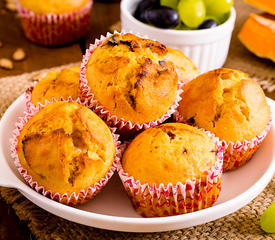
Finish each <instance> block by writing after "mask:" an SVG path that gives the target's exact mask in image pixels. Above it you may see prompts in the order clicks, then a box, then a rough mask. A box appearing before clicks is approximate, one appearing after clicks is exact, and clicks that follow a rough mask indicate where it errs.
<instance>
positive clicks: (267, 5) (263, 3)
mask: <svg viewBox="0 0 275 240" xmlns="http://www.w3.org/2000/svg"><path fill="white" fill-rule="evenodd" d="M244 1H245V2H247V3H250V4H251V5H253V6H255V7H257V8H260V9H263V10H265V11H267V12H268V13H270V14H275V1H274V0H244Z"/></svg>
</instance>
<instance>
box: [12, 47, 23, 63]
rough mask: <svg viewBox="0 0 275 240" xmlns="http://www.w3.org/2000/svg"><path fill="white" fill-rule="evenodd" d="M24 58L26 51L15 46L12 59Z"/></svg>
mask: <svg viewBox="0 0 275 240" xmlns="http://www.w3.org/2000/svg"><path fill="white" fill-rule="evenodd" d="M25 58H26V53H25V52H24V50H23V49H22V48H17V49H16V50H15V52H14V53H13V55H12V59H13V60H14V61H22V60H24V59H25Z"/></svg>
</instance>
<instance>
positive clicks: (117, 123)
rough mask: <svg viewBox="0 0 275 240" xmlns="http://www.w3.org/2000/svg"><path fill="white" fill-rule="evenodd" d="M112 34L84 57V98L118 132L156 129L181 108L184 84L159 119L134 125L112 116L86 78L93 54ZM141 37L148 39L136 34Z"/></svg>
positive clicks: (91, 46) (82, 91) (82, 73)
mask: <svg viewBox="0 0 275 240" xmlns="http://www.w3.org/2000/svg"><path fill="white" fill-rule="evenodd" d="M114 34H124V33H119V32H117V31H115V32H114ZM111 35H112V34H111V33H107V34H106V36H103V35H101V36H100V39H96V40H95V43H94V44H90V47H89V49H87V50H86V54H85V55H84V56H83V59H82V63H81V67H80V89H81V93H82V95H83V96H84V97H87V98H89V99H91V100H92V102H93V105H94V107H93V111H94V112H95V113H96V114H97V115H98V116H100V117H101V118H102V119H103V120H104V121H105V122H106V124H107V125H109V126H112V127H116V128H117V130H118V131H123V132H128V131H131V130H133V131H139V130H142V129H147V128H150V127H154V126H157V125H159V124H160V123H162V122H164V121H165V120H166V119H168V118H169V117H170V116H171V115H172V114H173V113H174V112H175V110H176V109H177V107H178V106H179V101H180V100H181V97H180V95H181V93H182V91H183V90H182V84H181V83H179V84H178V91H177V95H176V98H175V101H174V103H173V104H172V106H171V107H170V108H169V109H168V111H167V112H166V113H165V114H164V115H163V116H162V117H161V118H159V119H156V120H154V121H150V122H147V123H134V124H133V123H132V122H131V121H126V120H124V119H123V118H120V119H119V118H118V117H117V116H116V115H112V114H111V113H110V112H109V111H108V110H107V109H106V108H105V107H104V106H102V105H100V103H99V102H98V101H97V100H96V99H95V97H94V94H93V93H92V92H91V89H90V87H89V85H88V80H87V77H86V67H87V64H88V61H89V59H90V56H91V54H92V53H93V51H94V50H95V48H96V47H98V46H100V45H101V44H102V43H103V42H104V41H105V39H106V38H108V37H110V36H111ZM136 35H138V36H139V37H143V38H146V37H144V36H140V35H139V34H136Z"/></svg>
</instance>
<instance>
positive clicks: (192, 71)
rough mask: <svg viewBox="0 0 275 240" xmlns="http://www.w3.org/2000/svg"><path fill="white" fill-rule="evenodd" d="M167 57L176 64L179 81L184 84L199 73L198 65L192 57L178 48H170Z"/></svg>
mask: <svg viewBox="0 0 275 240" xmlns="http://www.w3.org/2000/svg"><path fill="white" fill-rule="evenodd" d="M165 59H166V60H169V61H171V62H173V63H174V64H175V66H176V71H177V72H178V75H179V81H180V82H181V83H183V84H185V83H187V82H189V81H191V80H192V79H193V78H195V77H196V76H197V75H198V74H199V72H198V69H197V67H196V65H195V64H194V63H193V62H192V61H191V59H190V58H188V57H186V56H185V55H184V53H183V52H182V51H180V50H178V49H173V48H168V54H167V56H166V58H165Z"/></svg>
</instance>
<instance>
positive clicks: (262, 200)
mask: <svg viewBox="0 0 275 240" xmlns="http://www.w3.org/2000/svg"><path fill="white" fill-rule="evenodd" d="M235 6H236V8H237V12H238V19H237V22H236V27H235V31H234V33H233V37H232V42H231V48H230V52H229V57H228V60H227V62H226V64H225V66H226V67H229V68H235V69H239V70H242V71H244V72H247V73H248V74H249V75H250V76H251V77H252V78H253V79H254V80H256V81H257V82H259V83H260V84H261V86H262V87H263V88H264V89H265V92H266V94H267V95H270V94H271V95H270V96H275V95H274V91H275V78H274V77H275V64H274V63H272V62H271V61H268V60H261V59H259V58H257V57H255V56H254V55H253V54H251V53H250V52H249V51H247V50H246V49H245V48H244V47H243V46H242V45H241V43H240V42H239V41H238V39H237V37H236V36H237V33H238V32H239V29H240V27H241V26H242V24H243V22H244V20H245V19H246V17H247V16H248V14H249V12H257V11H258V10H256V9H254V8H253V7H250V6H249V5H246V4H244V3H243V2H242V1H240V0H237V1H235ZM118 30H119V29H118ZM75 65H80V63H75V64H70V65H66V66H62V68H64V67H70V66H75ZM56 69H60V68H56ZM51 70H53V69H46V70H41V71H38V72H33V73H26V74H23V75H19V76H14V77H6V78H1V79H0V117H1V116H2V115H3V114H4V112H5V110H6V109H7V107H8V106H9V105H10V104H11V103H12V102H13V101H14V100H15V99H16V98H17V97H18V96H19V95H20V94H22V93H23V92H24V91H25V89H26V88H27V87H28V86H29V85H30V84H31V83H32V79H33V77H34V76H36V75H37V74H38V73H40V72H47V71H51ZM0 197H1V198H2V199H4V200H5V201H6V202H7V203H8V204H10V205H11V206H12V207H13V209H14V210H15V212H16V214H17V215H18V217H19V219H20V220H22V221H26V222H27V223H28V226H29V228H30V230H31V231H32V233H33V234H34V235H35V236H36V237H37V239H110V240H115V239H121V240H123V239H129V240H131V239H133V240H141V239H148V240H149V239H154V240H157V239H171V240H176V239H181V240H183V239H270V240H272V239H275V234H266V233H264V232H263V231H262V230H261V228H260V225H259V220H260V216H261V214H262V213H263V211H264V210H265V209H266V208H267V207H268V206H269V205H270V204H271V203H272V202H274V201H275V176H273V179H272V180H271V182H270V183H269V185H268V186H267V187H266V188H265V189H264V191H263V192H262V193H261V194H260V195H259V196H258V197H256V198H255V199H254V200H253V201H252V202H251V203H250V204H248V205H246V206H245V207H243V208H241V209H240V210H238V211H236V212H235V213H232V214H230V215H228V216H226V217H223V218H221V219H218V220H216V221H212V222H209V223H206V224H203V225H200V226H196V227H191V228H187V229H181V230H177V231H169V232H162V233H123V232H114V231H108V230H102V229H97V228H92V227H87V226H83V225H79V224H76V223H73V222H70V221H67V220H65V219H62V218H60V217H57V216H55V215H52V214H50V213H48V212H46V211H44V210H42V209H40V208H39V207H37V206H36V205H34V204H33V203H32V202H30V201H29V200H27V199H26V198H25V197H24V196H22V195H21V194H20V193H19V192H18V191H17V190H15V189H11V188H3V187H0Z"/></svg>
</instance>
